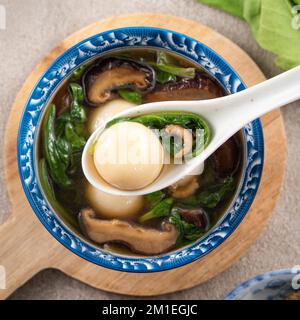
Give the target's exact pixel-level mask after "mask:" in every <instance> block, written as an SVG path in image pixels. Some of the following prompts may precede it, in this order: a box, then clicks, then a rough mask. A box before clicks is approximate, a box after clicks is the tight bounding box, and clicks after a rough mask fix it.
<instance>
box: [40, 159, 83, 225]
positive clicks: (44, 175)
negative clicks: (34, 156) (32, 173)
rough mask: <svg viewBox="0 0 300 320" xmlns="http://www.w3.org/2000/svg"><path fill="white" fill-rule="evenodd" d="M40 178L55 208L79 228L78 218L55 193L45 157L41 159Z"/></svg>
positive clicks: (47, 196)
mask: <svg viewBox="0 0 300 320" xmlns="http://www.w3.org/2000/svg"><path fill="white" fill-rule="evenodd" d="M39 178H40V182H41V186H42V189H43V191H44V193H45V195H46V198H47V199H48V200H49V202H50V203H51V205H52V206H53V209H54V210H55V211H57V212H58V213H60V214H61V216H62V217H63V218H64V219H65V220H66V221H67V222H68V223H69V224H70V225H72V226H73V227H75V228H77V227H78V223H77V220H76V219H75V218H74V216H73V215H71V214H70V213H69V212H67V211H66V210H65V209H64V207H63V206H61V204H60V203H59V202H58V201H57V199H56V197H55V193H54V190H53V186H52V182H51V179H50V177H49V174H48V169H47V163H46V160H45V159H41V160H40V161H39Z"/></svg>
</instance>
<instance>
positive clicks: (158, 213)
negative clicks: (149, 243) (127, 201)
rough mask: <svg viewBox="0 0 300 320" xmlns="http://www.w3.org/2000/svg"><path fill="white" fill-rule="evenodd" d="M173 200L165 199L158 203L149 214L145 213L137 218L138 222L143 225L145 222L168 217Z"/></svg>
mask: <svg viewBox="0 0 300 320" xmlns="http://www.w3.org/2000/svg"><path fill="white" fill-rule="evenodd" d="M173 202H174V200H173V199H172V198H167V199H164V200H162V201H160V202H159V203H158V204H157V205H155V206H154V207H153V208H152V209H151V210H150V211H149V212H147V213H145V214H144V215H142V216H141V217H140V218H139V222H140V223H143V222H145V221H147V220H151V219H156V218H160V217H168V216H169V215H170V212H171V209H172V205H173Z"/></svg>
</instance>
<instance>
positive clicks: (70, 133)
mask: <svg viewBox="0 0 300 320" xmlns="http://www.w3.org/2000/svg"><path fill="white" fill-rule="evenodd" d="M65 137H66V140H67V141H68V142H69V143H70V145H71V147H72V152H78V151H81V150H82V148H83V147H84V145H85V143H86V140H85V138H84V137H82V136H79V135H78V134H77V133H76V131H75V128H74V126H73V125H72V123H70V122H68V123H67V124H66V126H65Z"/></svg>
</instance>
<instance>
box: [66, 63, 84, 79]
mask: <svg viewBox="0 0 300 320" xmlns="http://www.w3.org/2000/svg"><path fill="white" fill-rule="evenodd" d="M86 69H87V65H86V64H84V65H81V66H80V67H79V68H77V69H76V70H75V71H74V72H73V73H72V75H71V77H70V81H79V80H80V79H81V77H82V75H83V73H84V72H85V70H86Z"/></svg>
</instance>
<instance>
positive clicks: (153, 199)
mask: <svg viewBox="0 0 300 320" xmlns="http://www.w3.org/2000/svg"><path fill="white" fill-rule="evenodd" d="M164 197H165V194H164V193H163V192H162V191H155V192H152V193H149V194H147V195H146V196H145V198H146V200H147V202H148V204H149V205H150V208H153V207H154V206H156V205H157V204H158V203H159V202H160V201H161V200H162V199H163V198H164Z"/></svg>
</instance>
